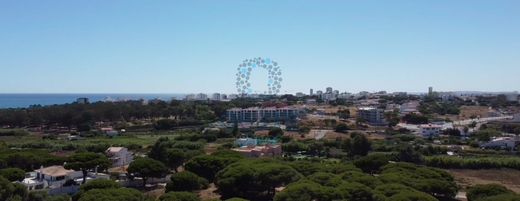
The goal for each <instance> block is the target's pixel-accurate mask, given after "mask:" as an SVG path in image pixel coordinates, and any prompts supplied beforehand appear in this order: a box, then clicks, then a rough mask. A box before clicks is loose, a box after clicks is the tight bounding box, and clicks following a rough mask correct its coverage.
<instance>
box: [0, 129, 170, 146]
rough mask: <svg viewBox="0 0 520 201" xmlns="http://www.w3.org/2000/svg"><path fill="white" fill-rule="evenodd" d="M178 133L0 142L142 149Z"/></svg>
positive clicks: (36, 136) (30, 137) (7, 141)
mask: <svg viewBox="0 0 520 201" xmlns="http://www.w3.org/2000/svg"><path fill="white" fill-rule="evenodd" d="M177 135H179V133H170V132H149V133H126V134H123V135H121V136H116V137H106V136H96V137H86V138H83V139H81V140H74V141H69V140H67V139H60V138H58V139H48V138H44V137H43V136H42V135H40V134H29V135H25V136H0V142H4V143H5V144H6V145H7V146H9V147H17V148H51V149H58V150H60V149H61V148H62V147H65V146H78V147H79V146H90V145H102V144H108V145H117V146H130V145H137V146H140V147H142V148H146V147H148V146H151V145H153V143H155V141H157V139H159V138H161V137H175V136H177Z"/></svg>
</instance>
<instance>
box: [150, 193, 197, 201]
mask: <svg viewBox="0 0 520 201" xmlns="http://www.w3.org/2000/svg"><path fill="white" fill-rule="evenodd" d="M159 201H200V198H199V197H197V195H196V194H194V193H189V192H169V193H166V194H164V195H162V196H161V197H160V198H159Z"/></svg>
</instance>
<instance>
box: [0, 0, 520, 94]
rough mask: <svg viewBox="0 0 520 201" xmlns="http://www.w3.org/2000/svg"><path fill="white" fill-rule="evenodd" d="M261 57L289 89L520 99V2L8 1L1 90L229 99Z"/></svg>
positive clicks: (0, 51)
mask: <svg viewBox="0 0 520 201" xmlns="http://www.w3.org/2000/svg"><path fill="white" fill-rule="evenodd" d="M254 57H269V58H271V59H272V60H274V61H277V62H278V63H279V64H280V66H281V69H282V72H283V76H282V77H283V82H282V88H283V89H282V92H291V93H293V92H298V91H303V92H308V90H309V88H314V89H315V90H317V89H322V88H325V87H327V86H331V87H334V88H337V89H339V90H340V91H349V92H357V91H361V90H368V91H376V90H387V91H410V92H419V91H426V90H427V87H428V86H433V87H434V88H435V89H436V90H440V91H448V90H481V91H513V90H519V88H520V1H518V0H511V1H505V0H502V1H501V0H497V1H489V0H483V1H479V0H468V1H463V0H457V1H453V0H438V1H426V0H408V1H399V0H395V1H386V0H385V1H383V0H381V1H375V0H372V1H364V0H358V1H350V0H337V1H334V0H325V1H318V0H314V1H310V0H261V1H260V0H258V1H252V0H219V1H215V0H207V1H198V0H189V1H188V0H187V1H173V0H168V1H159V0H155V1H141V0H135V1H132V0H124V1H122V0H121V1H117V0H113V1H106V0H89V1H70V0H63V1H58V0H51V1H40V0H34V1H29V0H4V1H0V70H1V71H0V93H34V92H37V93H189V92H208V93H209V92H217V91H218V92H227V93H229V92H234V91H235V84H234V83H235V80H236V78H235V76H236V75H235V74H236V71H237V67H238V65H239V64H240V63H241V62H242V60H244V59H247V58H254ZM251 80H252V82H253V86H254V87H255V90H263V88H267V87H266V84H265V83H266V82H267V81H266V80H267V71H262V70H255V71H254V72H253V75H252V77H251Z"/></svg>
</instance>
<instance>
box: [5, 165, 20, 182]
mask: <svg viewBox="0 0 520 201" xmlns="http://www.w3.org/2000/svg"><path fill="white" fill-rule="evenodd" d="M0 176H2V177H4V178H6V179H7V180H9V181H22V180H23V179H24V178H25V171H23V170H22V169H20V168H5V169H0Z"/></svg>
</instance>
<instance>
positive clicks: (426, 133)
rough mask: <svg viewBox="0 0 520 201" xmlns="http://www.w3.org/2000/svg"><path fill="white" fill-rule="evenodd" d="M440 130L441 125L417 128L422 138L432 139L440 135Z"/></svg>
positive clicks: (426, 125)
mask: <svg viewBox="0 0 520 201" xmlns="http://www.w3.org/2000/svg"><path fill="white" fill-rule="evenodd" d="M442 128H443V127H442V126H441V125H435V124H424V125H420V126H419V132H420V133H421V135H422V136H423V137H433V136H438V135H440V134H441V131H442Z"/></svg>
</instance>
